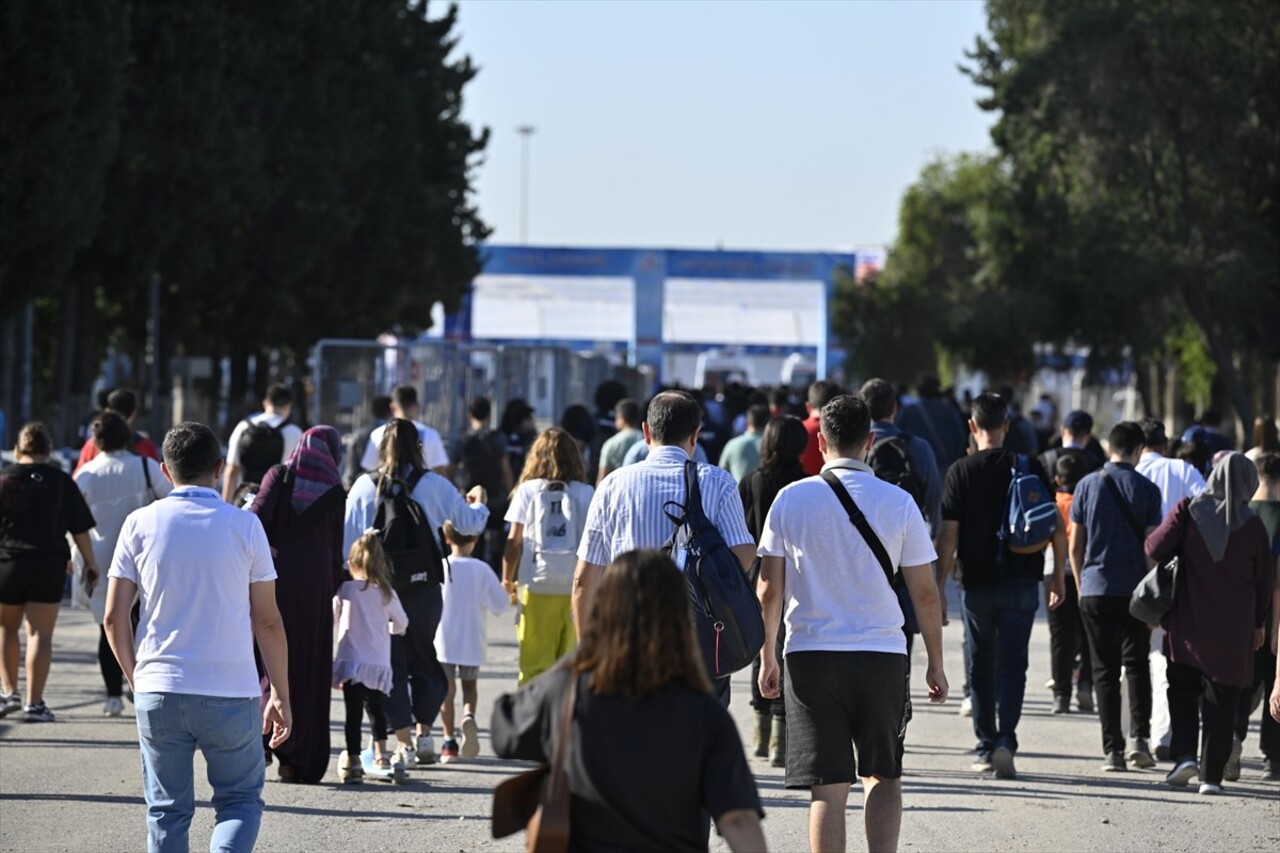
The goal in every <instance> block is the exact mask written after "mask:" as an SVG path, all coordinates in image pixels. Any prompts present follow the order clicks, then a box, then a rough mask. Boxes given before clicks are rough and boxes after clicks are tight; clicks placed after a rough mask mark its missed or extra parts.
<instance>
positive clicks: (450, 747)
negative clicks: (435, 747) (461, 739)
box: [440, 738, 458, 764]
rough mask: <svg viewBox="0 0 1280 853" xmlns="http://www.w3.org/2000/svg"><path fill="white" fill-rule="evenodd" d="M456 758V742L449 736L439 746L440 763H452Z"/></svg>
mask: <svg viewBox="0 0 1280 853" xmlns="http://www.w3.org/2000/svg"><path fill="white" fill-rule="evenodd" d="M457 760H458V742H457V741H456V740H454V739H453V738H449V739H448V740H446V741H445V742H444V744H443V745H442V746H441V747H440V763H441V764H453V763H454V762H456V761H457Z"/></svg>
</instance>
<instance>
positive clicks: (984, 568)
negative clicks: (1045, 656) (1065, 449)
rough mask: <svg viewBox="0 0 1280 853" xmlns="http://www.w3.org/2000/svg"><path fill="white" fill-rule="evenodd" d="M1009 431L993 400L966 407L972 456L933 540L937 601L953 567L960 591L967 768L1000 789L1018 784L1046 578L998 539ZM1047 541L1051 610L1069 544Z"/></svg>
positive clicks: (954, 478)
mask: <svg viewBox="0 0 1280 853" xmlns="http://www.w3.org/2000/svg"><path fill="white" fill-rule="evenodd" d="M1008 429H1009V420H1008V409H1007V407H1006V404H1005V401H1004V400H1003V399H1002V398H1001V397H1000V396H999V395H996V394H981V395H979V396H978V397H977V398H975V399H974V401H973V415H972V417H971V418H970V420H969V431H970V432H971V433H973V436H974V439H975V441H976V442H977V446H978V449H977V452H975V453H973V454H972V455H970V456H967V457H965V458H964V459H961V460H960V461H958V462H956V463H955V464H954V465H952V466H951V468H950V470H948V471H947V479H946V486H945V488H944V490H943V496H942V531H941V533H939V535H938V585H939V589H940V591H941V589H942V588H943V587H944V586H945V584H946V580H947V576H948V575H950V574H951V572H952V570H953V569H954V567H955V562H956V560H957V559H958V560H959V561H960V569H961V576H960V581H961V585H962V586H963V588H964V596H963V597H962V598H961V604H960V609H961V613H962V615H963V617H964V633H965V642H966V643H967V644H968V646H969V654H970V660H969V673H968V675H969V692H970V699H971V700H972V702H973V730H974V734H975V735H977V738H978V746H977V751H978V760H977V761H976V762H975V763H974V765H973V767H974V769H975V770H978V771H980V772H985V771H990V770H994V771H995V775H996V778H999V779H1012V778H1014V776H1015V775H1016V772H1015V770H1014V764H1013V756H1014V753H1015V752H1017V749H1018V739H1017V727H1018V720H1019V718H1020V717H1021V716H1022V700H1023V695H1024V694H1025V692H1026V686H1027V648H1028V645H1029V643H1030V640H1031V626H1032V625H1033V624H1034V622H1035V617H1036V610H1037V609H1038V607H1039V604H1040V590H1039V582H1040V580H1041V578H1042V577H1043V575H1044V554H1043V552H1036V553H1032V554H1016V553H1014V552H1012V551H1009V550H1007V549H1006V547H1005V545H1004V544H1003V543H1002V542H1001V540H1000V539H999V538H998V535H997V534H998V531H999V528H1000V524H1001V522H1002V520H1003V518H1002V517H1003V515H1004V513H1005V511H1006V497H1007V494H1008V491H1009V484H1010V482H1012V479H1013V470H1014V466H1015V464H1016V461H1017V458H1016V456H1015V455H1014V454H1013V453H1011V452H1009V451H1007V450H1005V449H1004V448H1003V444H1004V439H1005V434H1006V433H1007V431H1008ZM1027 461H1028V468H1029V470H1030V471H1031V473H1033V474H1034V475H1036V476H1037V477H1039V478H1040V480H1041V481H1042V482H1043V484H1044V487H1045V490H1046V492H1047V493H1048V494H1050V495H1052V494H1053V486H1052V481H1051V480H1050V479H1049V476H1048V474H1046V473H1045V471H1044V468H1043V467H1041V465H1040V463H1039V462H1037V461H1036V460H1035V459H1034V458H1032V459H1028V460H1027ZM1052 541H1053V562H1054V571H1053V575H1052V577H1051V578H1050V579H1049V580H1048V581H1047V583H1048V585H1049V607H1050V608H1051V609H1052V608H1056V607H1057V606H1058V604H1059V603H1060V602H1061V600H1062V596H1063V577H1064V574H1063V573H1064V566H1065V557H1066V553H1067V541H1066V536H1065V535H1063V531H1062V527H1061V526H1060V525H1059V526H1058V527H1057V528H1056V529H1055V530H1054V533H1053V540H1052ZM944 601H945V599H944ZM944 607H945V604H944ZM944 612H945V611H944ZM997 715H998V719H999V723H998V725H997Z"/></svg>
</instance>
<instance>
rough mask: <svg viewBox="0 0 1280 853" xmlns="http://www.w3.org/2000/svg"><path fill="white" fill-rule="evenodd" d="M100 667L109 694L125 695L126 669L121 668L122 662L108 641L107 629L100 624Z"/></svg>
mask: <svg viewBox="0 0 1280 853" xmlns="http://www.w3.org/2000/svg"><path fill="white" fill-rule="evenodd" d="M98 669H100V670H102V683H103V684H105V685H106V686H107V695H108V696H123V695H124V670H122V669H120V662H119V661H118V660H116V656H115V653H114V652H112V651H111V644H110V643H108V642H107V629H106V628H104V627H102V626H101V625H99V626H98Z"/></svg>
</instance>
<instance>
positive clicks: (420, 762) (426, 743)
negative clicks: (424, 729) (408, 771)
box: [405, 735, 436, 767]
mask: <svg viewBox="0 0 1280 853" xmlns="http://www.w3.org/2000/svg"><path fill="white" fill-rule="evenodd" d="M435 763H436V742H435V740H433V739H432V737H431V735H418V748H417V750H416V751H415V753H414V756H413V761H411V762H408V763H406V764H405V766H406V767H409V766H410V765H413V764H416V765H417V766H418V767H425V766H427V765H428V764H435Z"/></svg>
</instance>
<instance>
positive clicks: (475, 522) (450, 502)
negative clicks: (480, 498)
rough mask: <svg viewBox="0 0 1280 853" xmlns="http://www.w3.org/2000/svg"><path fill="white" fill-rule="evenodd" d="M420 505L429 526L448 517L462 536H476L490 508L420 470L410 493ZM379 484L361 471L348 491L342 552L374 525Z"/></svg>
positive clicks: (483, 525) (434, 527)
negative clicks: (473, 501) (469, 501)
mask: <svg viewBox="0 0 1280 853" xmlns="http://www.w3.org/2000/svg"><path fill="white" fill-rule="evenodd" d="M410 497H412V498H413V499H414V501H416V502H417V504H418V506H420V507H422V511H423V512H424V513H426V515H427V521H429V522H431V526H432V529H433V530H434V529H437V528H440V527H443V526H444V523H445V522H446V521H447V522H449V523H450V524H452V525H453V526H454V527H455V528H456V529H457V531H458V532H459V533H461V534H462V535H463V536H478V535H480V534H481V533H483V532H484V528H485V525H486V524H487V523H488V521H489V508H488V507H487V506H485V505H484V504H480V503H477V504H469V503H467V499H466V498H465V497H463V496H462V494H461V493H460V492H459V491H458V489H457V487H456V486H454V485H453V483H451V482H449V481H448V480H446V479H445V478H444V477H441V476H440V475H439V474H436V473H434V472H432V471H427V472H425V473H423V475H422V477H421V478H420V479H419V480H418V485H416V486H414V489H413V493H412V494H411V495H410ZM380 503H381V498H380V497H379V495H378V484H377V481H376V480H375V479H374V475H372V474H361V475H360V479H358V480H356V481H355V483H353V484H352V486H351V491H349V492H347V510H346V515H345V517H344V519H343V523H342V555H343V559H344V560H345V559H346V555H347V554H350V553H351V545H352V544H353V543H354V542H355V541H356V540H357V539H359V538H360V535H361V534H362V533H364V532H365V530H367V529H369V528H370V527H371V526H373V522H374V520H375V519H376V518H377V517H378V505H379V504H380Z"/></svg>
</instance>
